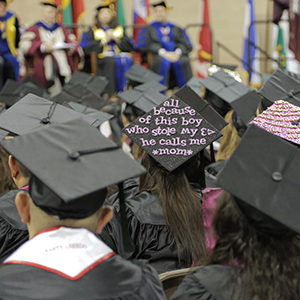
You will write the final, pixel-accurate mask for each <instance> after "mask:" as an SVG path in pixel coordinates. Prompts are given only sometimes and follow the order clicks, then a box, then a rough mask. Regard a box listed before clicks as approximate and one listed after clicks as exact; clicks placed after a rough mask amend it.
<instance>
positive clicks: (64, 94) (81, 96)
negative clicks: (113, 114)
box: [51, 84, 109, 109]
mask: <svg viewBox="0 0 300 300" xmlns="http://www.w3.org/2000/svg"><path fill="white" fill-rule="evenodd" d="M51 100H52V101H54V102H58V103H60V104H62V103H64V102H70V101H73V102H77V103H79V104H83V105H86V106H89V107H92V108H94V109H101V108H102V107H103V106H105V105H107V104H109V102H108V101H106V100H105V99H104V98H103V97H101V96H100V95H99V94H95V93H93V92H91V91H89V90H87V88H86V87H84V86H83V85H81V84H74V85H68V86H65V87H64V88H63V90H62V91H61V92H60V93H59V94H57V95H55V96H54V97H53V98H52V99H51Z"/></svg>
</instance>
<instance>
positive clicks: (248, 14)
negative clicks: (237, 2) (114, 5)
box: [243, 0, 261, 87]
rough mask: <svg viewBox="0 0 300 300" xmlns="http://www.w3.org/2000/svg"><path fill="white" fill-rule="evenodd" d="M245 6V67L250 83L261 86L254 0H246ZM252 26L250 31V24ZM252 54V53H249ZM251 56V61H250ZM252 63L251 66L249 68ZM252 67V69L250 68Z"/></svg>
mask: <svg viewBox="0 0 300 300" xmlns="http://www.w3.org/2000/svg"><path fill="white" fill-rule="evenodd" d="M246 1H247V2H246V7H245V18H244V33H243V40H244V51H243V69H244V70H245V71H246V72H247V75H248V79H249V83H250V85H253V86H257V87H259V86H261V77H260V61H259V50H258V49H257V48H256V47H255V45H258V35H257V29H256V24H253V23H252V22H254V21H255V14H254V4H253V0H246ZM251 23H252V25H251V27H250V32H249V26H250V24H251ZM248 41H249V42H250V53H249V51H248V50H249V49H248ZM249 54H250V55H249ZM249 56H250V61H249ZM249 63H250V68H249ZM249 69H250V70H249Z"/></svg>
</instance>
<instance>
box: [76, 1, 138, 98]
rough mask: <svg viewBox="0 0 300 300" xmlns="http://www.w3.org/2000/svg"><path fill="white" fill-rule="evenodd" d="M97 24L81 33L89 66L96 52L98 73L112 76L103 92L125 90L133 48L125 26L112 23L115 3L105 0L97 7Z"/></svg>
mask: <svg viewBox="0 0 300 300" xmlns="http://www.w3.org/2000/svg"><path fill="white" fill-rule="evenodd" d="M97 12H98V13H97V18H96V24H95V25H94V26H92V27H91V28H90V29H89V30H88V31H87V32H86V33H84V34H83V35H82V38H81V42H80V46H81V47H82V49H83V52H84V54H85V57H86V67H87V70H88V69H89V66H87V64H90V63H91V60H90V58H89V55H90V53H91V52H95V53H97V75H100V76H105V77H106V78H107V79H108V80H109V84H108V86H107V87H106V89H105V91H104V93H109V94H112V93H115V92H119V91H123V90H124V88H125V86H126V82H127V79H126V78H125V76H124V75H125V73H126V72H127V71H128V70H129V68H130V66H131V65H132V62H133V60H132V57H131V54H130V53H129V52H131V51H134V48H133V45H132V43H131V41H130V39H129V37H128V36H127V35H126V34H125V31H124V28H123V27H122V26H121V25H119V26H113V25H112V22H113V12H114V5H113V4H111V1H110V0H105V1H103V2H102V4H101V5H100V6H98V7H97Z"/></svg>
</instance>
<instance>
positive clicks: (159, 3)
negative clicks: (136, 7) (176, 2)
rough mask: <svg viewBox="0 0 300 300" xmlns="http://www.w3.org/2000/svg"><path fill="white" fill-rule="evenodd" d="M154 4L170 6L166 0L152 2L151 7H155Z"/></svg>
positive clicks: (168, 7)
mask: <svg viewBox="0 0 300 300" xmlns="http://www.w3.org/2000/svg"><path fill="white" fill-rule="evenodd" d="M156 6H164V7H165V8H167V9H170V8H171V5H170V4H169V3H168V2H167V1H159V2H156V3H153V4H152V7H156Z"/></svg>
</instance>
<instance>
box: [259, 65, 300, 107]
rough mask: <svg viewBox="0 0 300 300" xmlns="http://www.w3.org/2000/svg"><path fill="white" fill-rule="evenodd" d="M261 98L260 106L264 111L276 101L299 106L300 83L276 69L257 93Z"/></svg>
mask: <svg viewBox="0 0 300 300" xmlns="http://www.w3.org/2000/svg"><path fill="white" fill-rule="evenodd" d="M258 94H259V95H261V96H263V99H262V101H261V105H262V108H263V109H266V108H267V107H269V106H270V105H272V104H273V103H274V102H275V101H277V100H285V101H288V102H290V103H292V104H294V105H297V106H300V83H299V81H298V80H297V79H295V78H292V77H291V76H289V75H288V74H286V73H285V72H284V71H282V70H281V69H277V70H276V71H275V72H274V73H273V74H272V76H271V77H270V79H269V80H268V81H267V82H266V83H265V84H264V86H263V87H262V88H261V89H260V90H259V91H258Z"/></svg>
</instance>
